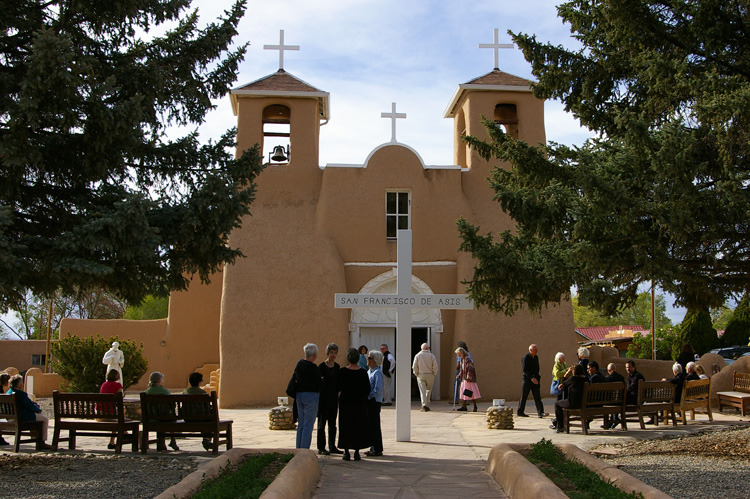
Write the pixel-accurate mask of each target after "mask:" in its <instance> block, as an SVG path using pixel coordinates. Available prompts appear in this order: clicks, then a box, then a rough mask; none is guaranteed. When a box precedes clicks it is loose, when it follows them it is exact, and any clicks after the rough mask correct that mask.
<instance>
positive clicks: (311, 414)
mask: <svg viewBox="0 0 750 499" xmlns="http://www.w3.org/2000/svg"><path fill="white" fill-rule="evenodd" d="M303 350H304V352H305V358H304V359H300V360H299V361H297V366H296V367H295V368H294V374H295V376H296V377H297V396H296V398H295V399H294V402H295V403H296V404H297V417H298V418H299V419H298V420H297V443H296V445H297V449H309V448H310V443H311V442H312V431H313V426H314V425H315V417H316V416H317V414H318V401H319V400H320V389H321V387H322V386H323V378H322V377H321V376H320V369H318V366H317V365H315V359H317V358H318V346H317V345H316V344H315V343H308V344H307V345H305V346H304V348H303Z"/></svg>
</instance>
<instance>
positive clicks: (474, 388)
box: [456, 347, 482, 412]
mask: <svg viewBox="0 0 750 499" xmlns="http://www.w3.org/2000/svg"><path fill="white" fill-rule="evenodd" d="M456 355H458V356H460V357H461V369H460V371H459V373H458V376H459V379H460V380H461V386H460V387H459V394H460V395H459V397H461V407H459V408H458V409H456V410H457V411H468V409H467V408H466V401H467V400H471V401H472V403H473V404H474V412H477V400H478V399H480V398H482V394H481V393H479V386H478V385H477V372H476V370H475V369H474V362H472V360H471V359H470V358H469V352H467V351H466V350H464V349H463V348H461V347H459V348H457V349H456Z"/></svg>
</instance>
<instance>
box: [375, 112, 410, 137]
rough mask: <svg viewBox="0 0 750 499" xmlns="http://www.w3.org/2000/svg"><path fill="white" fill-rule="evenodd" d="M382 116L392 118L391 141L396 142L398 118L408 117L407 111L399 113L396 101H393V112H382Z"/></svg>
mask: <svg viewBox="0 0 750 499" xmlns="http://www.w3.org/2000/svg"><path fill="white" fill-rule="evenodd" d="M380 117H381V118H390V119H391V142H396V118H406V113H397V112H396V103H395V102H391V112H390V113H380Z"/></svg>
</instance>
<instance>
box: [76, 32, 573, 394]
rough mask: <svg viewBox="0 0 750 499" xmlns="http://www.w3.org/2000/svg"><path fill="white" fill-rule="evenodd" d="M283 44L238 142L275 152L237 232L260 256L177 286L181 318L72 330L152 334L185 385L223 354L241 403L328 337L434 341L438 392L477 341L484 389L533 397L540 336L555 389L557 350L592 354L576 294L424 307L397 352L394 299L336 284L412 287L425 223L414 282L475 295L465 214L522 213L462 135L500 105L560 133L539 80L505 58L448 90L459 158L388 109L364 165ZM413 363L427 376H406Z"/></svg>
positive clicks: (520, 120)
mask: <svg viewBox="0 0 750 499" xmlns="http://www.w3.org/2000/svg"><path fill="white" fill-rule="evenodd" d="M279 50H280V51H281V55H282V57H280V67H281V69H279V70H278V71H277V72H275V73H273V74H270V75H268V76H266V77H263V78H260V79H258V80H256V81H253V82H252V83H249V84H246V85H243V86H241V87H238V88H236V89H234V90H233V91H232V92H231V104H232V109H233V111H234V114H235V115H236V116H237V128H238V135H237V141H238V150H239V151H243V150H245V149H248V148H250V147H252V146H253V145H254V144H256V143H257V144H260V145H261V148H262V150H264V151H272V153H271V154H270V155H269V154H266V158H265V160H266V161H269V165H268V166H267V168H266V169H265V171H264V172H263V173H262V174H261V175H260V176H259V177H258V179H257V184H258V191H257V198H256V200H255V202H254V203H253V204H252V206H251V212H252V216H248V217H246V219H244V220H243V224H242V227H241V228H239V229H236V230H235V231H234V232H233V233H232V235H231V237H230V245H231V246H233V247H239V248H240V249H241V250H242V252H243V253H244V254H245V255H246V258H240V259H238V260H237V261H236V262H235V264H233V265H231V266H227V267H225V269H224V272H223V273H222V274H221V275H216V276H214V278H213V279H212V283H211V284H210V285H200V284H197V281H196V284H194V285H193V286H191V287H190V289H189V290H188V291H185V292H176V293H173V294H172V296H171V298H170V306H169V317H168V318H167V319H164V320H161V321H137V322H136V321H124V320H122V321H91V320H85V321H81V320H73V319H65V320H64V321H63V324H62V326H61V334H62V335H63V336H66V335H71V334H72V335H79V336H88V335H90V334H99V335H101V336H103V337H108V336H109V335H118V336H119V337H120V338H130V339H134V340H136V341H138V342H142V343H143V344H144V350H145V354H146V357H147V359H148V361H149V371H153V370H159V371H162V372H163V373H165V374H166V379H165V380H164V381H165V385H166V386H168V387H170V388H178V387H184V386H186V384H187V381H186V380H187V376H188V375H189V374H190V373H191V372H193V371H194V370H196V369H201V368H204V366H206V365H219V366H220V372H221V376H220V382H219V398H220V401H221V406H222V407H225V408H232V407H248V406H258V405H268V404H274V405H275V403H276V397H278V396H282V395H284V388H285V387H286V383H287V381H288V379H289V376H290V375H291V372H292V370H293V369H294V365H295V363H296V361H297V359H299V358H300V357H301V356H302V347H303V345H304V344H305V343H307V342H313V343H316V344H317V345H318V347H319V349H320V355H319V358H318V362H320V361H322V360H323V358H324V356H325V347H326V345H327V344H328V343H331V342H334V343H337V344H338V345H339V347H340V351H339V359H338V362H339V363H343V364H345V363H346V361H345V358H344V352H345V350H346V348H347V347H349V346H354V347H358V346H360V345H366V346H367V347H368V348H370V349H377V348H378V347H379V345H380V344H381V343H386V344H388V345H389V347H390V350H391V352H392V353H393V354H394V355H395V357H396V358H399V356H401V355H407V356H409V357H410V358H412V357H413V356H414V355H415V354H416V353H417V352H418V350H419V347H420V345H421V344H422V343H424V342H427V343H429V344H430V345H431V349H432V352H433V353H434V354H435V355H436V356H437V358H438V360H439V364H440V372H439V374H438V379H436V386H435V388H434V389H433V398H444V399H445V398H449V397H450V396H451V392H452V389H453V379H454V376H455V366H456V356H455V354H454V350H455V348H456V344H457V342H458V341H465V342H466V343H467V344H468V347H469V350H470V352H471V354H472V355H473V357H474V362H475V365H476V369H477V383H478V385H479V387H480V389H481V392H482V395H483V397H484V401H491V399H492V398H506V399H509V400H514V399H515V400H517V399H518V398H519V397H520V389H521V362H520V361H521V357H522V356H523V355H524V354H525V353H526V352H527V348H528V345H529V344H530V343H537V344H538V345H539V356H540V361H541V366H542V385H543V388H542V393H543V396H548V393H549V392H548V390H547V389H546V387H547V386H549V382H550V372H551V369H552V364H553V362H554V355H555V353H556V352H558V351H562V352H565V353H566V354H567V357H568V359H570V360H573V359H575V358H576V357H575V349H576V343H575V337H574V325H573V312H572V307H571V305H570V303H569V302H563V304H562V305H561V306H557V307H551V308H549V309H547V310H545V312H544V313H543V315H542V316H532V315H530V314H529V313H528V312H524V311H519V312H517V313H516V314H515V315H514V316H512V317H507V316H505V315H502V314H496V313H492V312H489V311H488V310H487V309H486V308H482V309H478V310H476V309H475V310H437V309H414V310H413V311H412V341H411V351H407V352H402V351H398V350H397V349H396V338H395V336H396V317H395V311H394V310H392V309H352V310H348V309H337V308H335V307H334V295H335V294H336V293H367V294H373V293H394V292H395V291H396V280H397V275H396V269H395V267H396V254H397V253H396V250H397V243H396V231H397V229H411V231H412V238H413V253H412V259H413V263H412V276H411V287H412V289H411V291H412V293H414V294H455V293H464V292H465V289H464V286H463V285H462V284H461V282H462V281H464V280H468V279H470V278H471V276H472V275H473V268H474V262H473V260H472V258H471V256H470V255H469V254H467V253H462V252H459V251H458V247H459V245H460V240H459V238H458V231H457V229H456V220H457V219H458V218H459V217H465V218H466V219H467V220H468V221H470V222H471V223H473V224H477V225H479V226H480V227H481V231H482V232H483V233H487V232H492V233H497V232H498V231H503V230H507V229H511V228H512V227H513V221H512V220H511V219H510V218H509V217H508V216H507V215H506V214H504V213H503V212H502V211H501V209H500V207H499V204H498V203H497V202H494V201H493V200H492V197H493V191H492V190H491V189H490V187H489V185H488V182H487V177H488V176H489V173H490V169H491V167H492V164H491V163H488V162H486V161H484V160H482V159H481V158H480V157H479V156H478V155H477V154H476V153H474V152H473V151H471V150H470V149H469V148H468V147H467V146H466V145H465V144H464V143H463V142H462V140H461V137H462V136H463V135H475V136H478V137H482V138H487V134H486V131H485V130H484V128H483V126H482V124H481V123H480V120H481V117H482V116H484V117H494V119H495V122H496V123H498V124H500V125H501V126H503V127H504V128H505V130H506V131H507V133H509V134H510V135H511V136H514V137H516V138H518V139H521V140H525V141H527V142H529V143H531V144H536V143H544V142H545V130H544V103H543V101H541V100H539V99H537V98H535V97H534V96H533V94H532V92H531V89H530V88H529V84H530V82H529V81H528V80H525V79H522V78H519V77H516V76H513V75H510V74H507V73H504V72H502V71H500V70H499V69H497V67H496V68H495V69H494V70H492V71H491V72H489V73H487V74H485V75H484V76H480V77H478V78H475V79H473V80H471V81H469V82H467V83H464V84H460V85H458V88H457V90H456V92H455V93H454V95H453V96H452V97H451V98H450V99H449V96H446V101H447V109H446V111H445V116H444V117H445V118H449V119H453V122H454V126H453V130H454V137H453V142H454V155H453V159H452V161H453V164H446V165H426V164H424V162H423V161H422V158H421V156H420V154H419V151H416V150H414V149H413V148H411V147H410V146H409V145H408V144H403V143H400V142H398V140H397V123H396V120H397V118H400V117H402V116H403V115H400V114H399V113H397V112H396V105H395V104H393V105H392V107H391V112H390V113H388V112H384V113H383V116H384V117H387V118H390V119H392V120H393V121H392V123H393V128H392V130H393V133H392V136H391V138H390V139H391V140H390V141H387V140H388V137H383V138H382V139H381V140H377V139H374V142H373V149H372V150H371V151H362V157H363V162H362V163H361V164H327V165H320V164H319V155H318V151H319V138H320V133H321V125H324V124H325V123H326V122H328V120H329V119H335V118H333V117H332V116H331V110H330V106H329V94H328V93H327V92H325V91H323V90H319V89H317V88H315V87H314V86H313V85H311V84H309V83H306V82H304V81H302V80H300V79H299V78H297V77H295V76H294V75H292V74H291V73H289V72H286V71H285V70H284V69H283V50H284V46H283V44H282V45H281V46H280V47H279ZM495 52H496V61H497V48H495ZM497 65H498V64H497V62H496V66H497ZM388 104H389V103H384V108H386V107H390V106H388ZM363 119H369V118H368V117H363ZM372 119H380V118H379V117H377V116H373V117H372ZM381 142H384V143H381ZM378 144H380V145H378ZM276 145H279V147H275V146H276ZM274 147H275V149H273V148H274ZM448 161H450V159H449V158H446V162H448ZM404 375H407V376H411V373H401V372H397V373H396V376H404ZM145 382H146V379H145V377H144V380H143V381H142V383H141V384H142V385H143V386H145ZM140 386H141V385H138V387H140Z"/></svg>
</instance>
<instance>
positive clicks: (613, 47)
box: [458, 0, 750, 326]
mask: <svg viewBox="0 0 750 499" xmlns="http://www.w3.org/2000/svg"><path fill="white" fill-rule="evenodd" d="M558 11H559V15H560V17H561V18H562V19H563V21H565V22H566V23H569V25H570V27H571V32H572V33H573V36H574V37H575V38H576V39H577V40H578V41H579V42H580V43H581V45H582V47H581V48H580V49H577V50H566V49H564V48H562V47H560V46H553V45H549V44H544V43H540V42H538V41H537V40H536V37H534V36H529V35H521V34H513V33H511V35H512V36H513V39H514V41H515V42H516V43H517V44H518V45H519V47H520V48H521V49H522V50H523V52H524V55H525V57H526V59H527V60H528V61H529V62H530V63H531V64H532V71H533V74H534V75H535V77H536V78H538V82H537V83H536V84H534V85H533V91H534V94H535V95H536V96H537V97H539V98H543V99H550V98H555V99H560V100H561V101H562V102H563V103H564V105H565V108H566V110H567V111H570V112H572V113H573V114H574V115H575V116H576V117H577V118H578V119H579V120H580V121H581V123H582V124H583V125H584V126H586V127H588V128H589V129H590V130H593V131H595V132H597V137H596V138H595V139H592V140H590V141H588V142H587V143H586V144H584V145H583V146H582V147H566V146H562V145H558V144H554V143H551V144H549V145H547V146H542V145H538V144H527V143H525V142H523V141H520V140H515V139H514V138H512V137H510V136H508V135H506V134H505V133H503V130H502V127H500V126H499V125H496V124H495V123H493V122H491V121H485V126H486V128H487V130H488V132H489V135H490V140H489V142H483V141H481V140H479V139H477V138H476V137H467V138H466V140H467V142H469V143H470V144H471V146H472V147H474V148H475V149H476V150H477V151H478V153H479V154H480V155H482V156H483V157H484V158H485V159H487V160H491V159H493V158H494V159H496V160H499V161H500V163H499V164H498V166H496V167H495V168H494V169H493V170H492V172H491V177H490V186H491V188H492V189H493V190H494V191H495V195H496V199H497V200H498V201H499V203H500V208H501V209H503V210H504V211H505V212H507V213H508V214H509V215H510V216H512V217H513V218H514V220H515V221H516V223H517V225H516V227H515V228H514V230H511V231H506V232H503V233H501V234H500V235H499V238H498V239H497V240H494V239H493V237H492V236H491V235H483V234H482V233H481V232H480V227H476V226H473V225H471V223H470V222H469V221H467V220H460V221H459V224H458V225H459V230H460V233H461V236H462V238H463V244H462V249H463V250H465V251H469V252H471V253H472V255H473V256H474V258H475V259H476V260H477V264H476V266H475V273H474V276H473V278H472V279H471V280H470V281H469V283H468V292H469V294H470V296H471V297H472V298H473V299H474V302H475V303H477V304H479V305H482V304H484V305H487V306H488V307H489V308H490V309H492V310H498V311H503V312H505V313H506V314H512V313H514V312H515V311H516V310H517V309H518V308H519V307H522V306H524V307H527V308H528V309H530V310H532V311H539V310H541V309H542V308H543V307H545V306H546V305H547V304H549V303H558V302H560V300H561V298H564V297H567V296H568V294H569V290H570V288H571V287H573V286H575V287H576V288H577V289H578V292H579V299H580V303H581V304H583V305H590V306H596V307H597V308H600V309H603V310H604V311H605V313H607V314H612V313H613V312H614V311H616V310H618V309H621V308H623V306H628V305H630V304H633V303H634V302H635V300H636V297H637V296H638V287H639V285H641V284H642V283H643V282H647V281H650V280H652V279H653V280H654V281H655V283H656V285H657V286H658V287H659V288H661V289H663V290H665V291H667V292H669V293H671V294H673V295H674V296H675V297H676V301H677V304H678V305H682V306H684V307H686V308H687V309H688V311H689V312H688V313H689V314H690V313H693V314H697V313H699V312H701V313H702V311H704V310H705V311H707V310H708V307H716V306H720V305H722V304H724V303H725V302H726V300H727V299H728V298H729V297H731V296H733V295H734V294H737V293H741V292H744V290H745V289H748V288H750V271H749V270H750V261H749V260H748V252H749V251H750V247H748V245H747V243H746V242H747V240H748V237H749V236H750V195H749V193H748V189H749V188H750V182H748V180H750V164H749V161H750V81H749V79H748V78H749V77H750V50H748V49H749V48H750V31H748V30H747V29H746V27H747V26H748V24H750V18H749V15H750V14H749V13H748V6H747V2H745V1H742V0H676V1H673V2H661V1H654V0H634V1H630V2H613V1H609V0H576V1H571V2H567V3H564V4H562V5H561V6H560V7H559V8H558ZM709 326H710V324H709Z"/></svg>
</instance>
